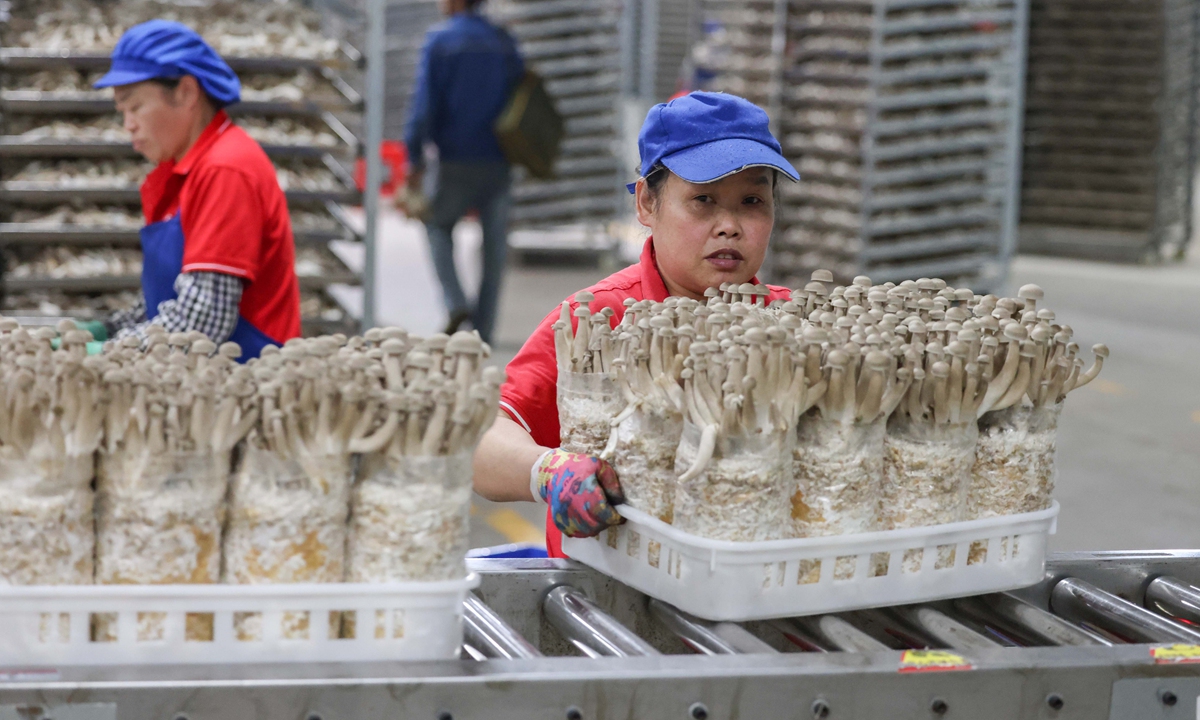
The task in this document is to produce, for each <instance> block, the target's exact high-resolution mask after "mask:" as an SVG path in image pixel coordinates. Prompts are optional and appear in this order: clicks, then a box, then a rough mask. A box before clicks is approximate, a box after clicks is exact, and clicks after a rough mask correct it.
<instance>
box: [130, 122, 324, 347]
mask: <svg viewBox="0 0 1200 720" xmlns="http://www.w3.org/2000/svg"><path fill="white" fill-rule="evenodd" d="M141 193H142V212H143V213H144V214H145V216H146V223H147V224H149V223H155V222H160V221H163V220H169V219H171V218H172V217H173V216H174V215H175V214H176V213H179V214H180V215H179V222H180V224H181V225H182V226H183V269H182V272H185V273H186V272H196V271H206V272H219V273H224V274H226V275H234V276H237V277H240V278H242V280H243V281H244V283H243V289H242V301H241V304H240V305H239V307H238V312H239V313H240V314H241V316H242V317H243V318H245V319H246V320H247V321H248V322H249V323H250V324H252V325H254V327H256V328H258V329H259V330H260V331H261V332H262V333H264V334H265V335H266V336H267V337H269V338H271V339H272V340H274V341H276V342H278V343H280V344H283V343H284V342H286V341H288V340H290V339H291V338H294V337H298V336H299V335H300V284H299V282H298V281H297V280H296V247H295V242H294V240H293V238H292V221H291V218H290V217H289V216H288V208H287V199H286V198H285V197H284V194H283V190H281V189H280V188H279V180H278V178H277V177H276V176H275V166H274V165H273V164H272V163H271V159H270V158H268V157H267V154H266V153H265V152H263V149H262V147H260V146H259V144H258V143H257V142H255V141H254V140H253V139H252V138H251V137H250V136H249V135H247V134H246V132H245V131H244V130H242V129H241V128H239V127H238V126H236V125H234V124H233V122H232V121H231V120H230V119H229V116H228V115H226V114H225V111H223V110H222V111H220V112H218V113H217V114H216V116H215V117H214V118H213V119H212V122H210V123H209V124H208V127H206V128H205V129H204V132H202V133H200V137H199V138H198V139H197V140H196V144H195V145H193V146H192V147H191V149H190V150H188V151H187V154H185V155H184V156H183V159H182V160H180V161H179V162H175V161H174V160H167V161H166V162H163V163H160V164H159V165H158V167H156V168H154V170H152V171H151V172H150V174H149V175H147V176H146V180H145V182H143V183H142V188H141Z"/></svg>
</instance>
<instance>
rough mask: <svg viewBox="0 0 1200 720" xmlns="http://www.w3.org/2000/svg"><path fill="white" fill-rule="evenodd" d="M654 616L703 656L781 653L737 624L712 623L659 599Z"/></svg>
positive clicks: (654, 603) (652, 604)
mask: <svg viewBox="0 0 1200 720" xmlns="http://www.w3.org/2000/svg"><path fill="white" fill-rule="evenodd" d="M650 614H651V615H653V616H654V618H655V619H656V620H658V621H659V622H660V623H662V625H663V626H664V627H666V628H667V629H668V630H670V631H671V632H673V633H675V634H676V635H678V636H679V639H680V640H682V641H683V643H684V644H685V645H687V646H688V647H689V648H691V649H692V650H693V651H695V652H697V653H699V654H701V655H738V654H742V653H749V654H754V653H766V654H773V653H777V652H778V651H777V650H776V649H775V648H773V647H771V646H770V645H768V644H766V643H765V642H763V641H762V640H760V639H758V638H757V637H755V636H754V635H752V634H750V632H749V631H747V630H746V629H745V628H743V627H742V626H741V625H737V624H735V623H712V622H707V621H705V620H700V619H699V618H694V617H692V616H691V615H688V614H687V613H685V612H683V611H681V610H676V609H675V608H673V607H671V606H670V605H667V604H666V603H663V602H659V601H658V600H651V601H650Z"/></svg>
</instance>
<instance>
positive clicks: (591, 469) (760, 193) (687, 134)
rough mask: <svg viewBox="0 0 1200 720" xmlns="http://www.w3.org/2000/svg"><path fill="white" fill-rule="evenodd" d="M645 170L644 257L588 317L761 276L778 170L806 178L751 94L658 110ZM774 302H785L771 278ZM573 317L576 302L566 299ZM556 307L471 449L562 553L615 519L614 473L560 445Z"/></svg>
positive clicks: (480, 482)
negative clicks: (535, 513) (537, 509)
mask: <svg viewBox="0 0 1200 720" xmlns="http://www.w3.org/2000/svg"><path fill="white" fill-rule="evenodd" d="M638 149H639V150H640V151H641V158H642V167H641V177H640V178H639V179H638V180H637V182H636V183H632V184H630V185H629V186H628V187H629V189H630V192H632V193H634V195H635V197H636V200H635V203H636V209H637V217H638V221H639V222H641V223H642V224H643V225H645V226H646V227H647V228H649V229H650V237H649V239H647V240H646V244H645V246H644V247H643V248H642V256H641V260H640V261H639V262H638V263H637V264H636V265H632V266H630V267H628V268H626V269H624V270H621V271H620V272H617V273H615V274H614V275H611V276H609V277H608V278H606V279H604V280H601V281H600V282H599V283H596V284H595V285H593V286H592V287H590V288H587V291H588V292H590V293H591V294H592V295H594V297H595V300H594V302H592V303H591V309H592V312H593V313H598V312H600V310H601V308H612V310H613V312H614V313H615V315H614V317H613V318H612V321H613V322H620V320H621V317H622V316H623V315H624V313H625V306H624V301H625V300H626V299H630V298H632V299H633V300H635V301H636V300H652V301H655V302H662V301H664V300H666V299H667V297H668V296H678V297H690V298H693V299H695V300H700V301H704V300H705V297H704V291H705V290H706V289H708V288H710V287H716V286H719V285H720V284H721V283H727V282H729V283H738V284H742V283H746V282H752V283H756V284H757V283H758V280H757V278H755V274H756V273H757V272H758V270H759V268H760V267H761V266H762V263H763V258H764V257H765V255H766V252H767V243H768V241H769V240H770V238H771V229H772V227H773V226H774V224H775V190H776V186H777V184H778V183H779V182H780V178H781V177H786V178H788V179H789V180H792V181H796V180H799V179H800V176H799V175H798V174H797V173H796V170H795V168H793V167H792V165H791V164H790V163H789V162H788V161H787V160H786V159H784V157H783V155H782V154H780V145H779V142H778V141H777V140H776V139H775V138H774V137H773V136H772V135H771V131H770V129H769V127H768V121H767V114H766V113H765V112H763V111H762V110H761V109H759V108H758V107H756V106H755V105H753V104H751V103H750V102H749V101H747V100H743V99H742V98H739V97H735V96H733V95H725V94H722V93H707V92H695V93H691V94H690V95H686V96H684V97H681V98H677V99H675V100H672V101H671V102H668V103H665V104H662V105H656V106H655V107H653V108H651V110H650V113H649V115H647V117H646V122H645V124H643V125H642V130H641V133H640V135H639V137H638ZM770 291H771V292H770V295H769V298H768V300H767V302H768V303H769V302H772V301H774V300H787V299H789V298H790V295H791V293H790V291H789V290H788V289H787V288H782V287H774V286H770ZM570 306H571V307H570V309H571V316H572V323H575V322H577V321H576V320H575V319H574V311H575V309H576V308H577V304H576V302H575V301H574V299H573V298H571V299H570ZM558 318H559V308H558V307H557V306H556V307H555V308H554V309H553V311H551V312H550V314H549V315H547V316H546V318H545V319H544V320H543V321H542V322H541V324H540V325H538V328H537V330H535V331H534V333H533V335H532V336H530V338H529V339H528V340H527V341H526V342H525V345H524V347H522V348H521V351H520V352H519V353H517V356H516V357H515V358H513V360H512V362H511V363H509V365H508V382H507V383H505V385H504V386H503V388H501V392H500V408H501V411H500V416H499V418H497V420H496V423H495V425H493V426H492V428H491V429H490V430H489V431H488V432H487V434H486V435H485V436H484V438H483V441H482V443H481V444H480V447H479V450H478V451H477V452H476V454H475V490H476V491H477V492H478V493H479V494H480V495H483V496H484V497H486V498H488V499H489V500H495V501H517V500H525V501H529V500H534V501H544V502H546V503H548V504H549V509H548V516H547V524H546V545H547V549H548V550H549V552H550V555H551V556H552V557H562V556H563V555H562V548H561V543H562V537H561V535H562V533H564V532H565V533H567V534H569V535H571V536H573V537H587V536H591V535H596V534H599V533H600V531H601V530H603V529H604V528H605V527H608V526H609V525H613V524H616V523H618V522H620V516H619V515H618V514H617V513H616V512H615V511H614V510H613V505H616V504H618V503H620V502H622V495H621V487H620V479H619V478H618V477H617V474H616V471H615V470H613V468H612V466H610V465H609V464H608V463H606V462H605V461H603V460H601V459H600V458H598V457H590V456H587V455H577V454H572V453H567V452H565V451H562V450H558V449H556V448H558V444H559V426H558V407H557V402H556V400H557V398H556V394H557V393H556V384H557V379H558V365H557V363H556V360H555V353H554V329H553V327H552V326H553V324H554V322H555V321H557V320H558Z"/></svg>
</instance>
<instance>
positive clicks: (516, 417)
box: [500, 400, 533, 435]
mask: <svg viewBox="0 0 1200 720" xmlns="http://www.w3.org/2000/svg"><path fill="white" fill-rule="evenodd" d="M500 407H501V408H503V409H504V412H506V413H508V414H509V415H510V416H511V417H512V419H513V420H516V421H517V422H518V423H520V424H521V427H523V428H525V432H527V433H529V434H530V435H532V434H533V428H531V427H529V423H527V422H525V418H523V417H521V413H519V412H517V409H516V408H515V407H513V406H512V405H510V404H509V403H508V402H507V401H506V400H501V401H500Z"/></svg>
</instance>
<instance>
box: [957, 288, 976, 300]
mask: <svg viewBox="0 0 1200 720" xmlns="http://www.w3.org/2000/svg"><path fill="white" fill-rule="evenodd" d="M954 299H955V300H957V301H959V302H971V301H972V300H974V299H975V293H974V292H972V291H971V288H959V289H957V290H955V291H954Z"/></svg>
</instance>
